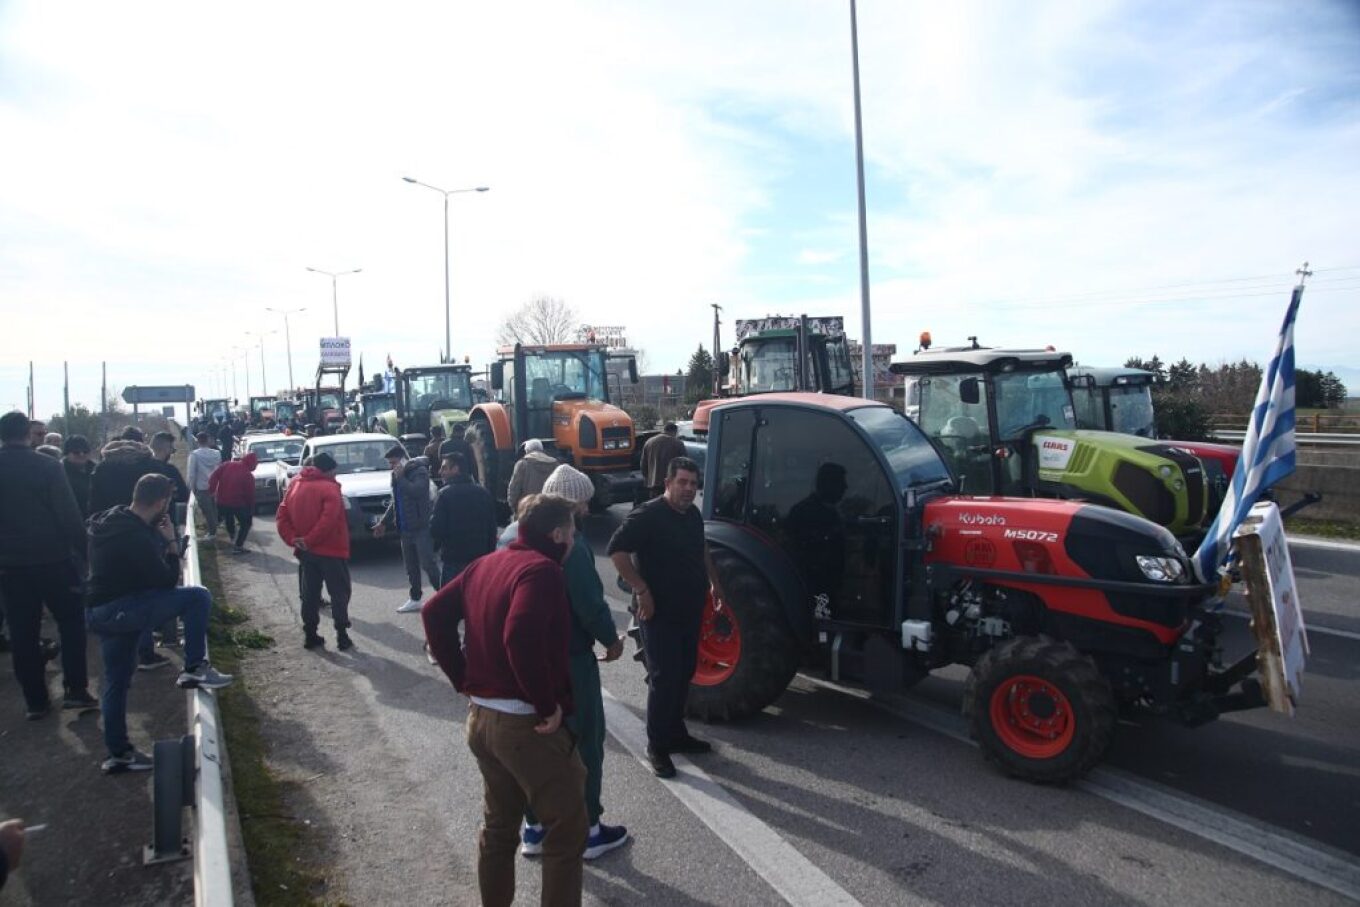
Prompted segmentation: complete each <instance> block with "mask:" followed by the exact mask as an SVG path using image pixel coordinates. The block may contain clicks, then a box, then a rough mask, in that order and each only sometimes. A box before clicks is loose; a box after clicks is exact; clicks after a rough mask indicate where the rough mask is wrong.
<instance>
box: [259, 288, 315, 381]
mask: <svg viewBox="0 0 1360 907" xmlns="http://www.w3.org/2000/svg"><path fill="white" fill-rule="evenodd" d="M264 310H265V311H266V312H273V313H274V314H275V315H282V316H283V342H284V343H285V344H286V345H287V346H288V390H289V391H290V392H291V391H292V390H293V389H294V388H295V387H297V385H296V384H294V383H293V334H292V332H291V331H289V330H288V316H289V315H296V314H298V313H299V312H305V311H307V307H306V306H303V307H302V308H300V309H273V308H270V307H269V306H265V309H264Z"/></svg>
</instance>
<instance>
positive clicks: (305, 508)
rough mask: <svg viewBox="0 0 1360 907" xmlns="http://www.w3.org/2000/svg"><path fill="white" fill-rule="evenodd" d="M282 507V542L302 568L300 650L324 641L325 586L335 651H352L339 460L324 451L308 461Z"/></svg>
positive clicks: (346, 525) (346, 536) (346, 531)
mask: <svg viewBox="0 0 1360 907" xmlns="http://www.w3.org/2000/svg"><path fill="white" fill-rule="evenodd" d="M310 459H311V463H310V465H307V466H304V467H303V468H302V472H300V473H298V475H297V477H296V478H294V479H293V481H291V482H289V483H288V490H287V491H286V492H285V493H284V495H283V500H282V501H280V502H279V510H278V522H277V524H276V525H277V527H278V531H279V537H280V538H282V539H283V540H284V541H285V542H287V543H288V544H289V545H291V546H292V548H293V556H294V557H296V558H297V559H298V563H299V565H300V566H301V570H302V576H301V578H300V590H299V591H300V592H301V597H302V630H303V633H304V637H303V642H302V645H303V647H304V648H307V649H316V648H321V647H323V646H325V645H326V640H325V639H323V638H322V637H321V635H320V634H318V633H317V632H316V630H317V627H318V626H320V624H321V586H322V584H323V583H324V584H325V587H326V591H328V592H329V593H330V594H331V618H332V620H333V621H334V622H335V645H336V648H338V649H340V650H342V651H343V650H345V649H351V648H353V647H354V642H353V641H352V640H351V639H350V638H349V625H350V624H349V599H350V578H349V523H348V519H347V518H346V516H345V501H344V496H343V495H342V494H341V492H340V483H339V482H337V481H336V480H335V470H336V466H337V464H336V462H335V457H332V456H331V455H330V454H328V453H326V452H325V451H322V452H321V453H319V454H317V455H316V456H315V457H312V458H310Z"/></svg>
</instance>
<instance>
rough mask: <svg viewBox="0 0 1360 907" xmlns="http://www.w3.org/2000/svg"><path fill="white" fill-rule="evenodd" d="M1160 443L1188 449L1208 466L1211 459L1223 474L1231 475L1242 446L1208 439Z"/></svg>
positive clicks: (1164, 441)
mask: <svg viewBox="0 0 1360 907" xmlns="http://www.w3.org/2000/svg"><path fill="white" fill-rule="evenodd" d="M1162 444H1164V445H1166V446H1167V447H1179V448H1180V449H1181V450H1185V451H1189V452H1190V453H1192V454H1194V455H1195V456H1196V457H1198V458H1199V459H1200V462H1202V463H1204V465H1205V466H1208V465H1209V463H1210V462H1211V461H1212V462H1214V463H1217V464H1218V466H1219V469H1221V470H1222V472H1223V474H1224V475H1228V476H1230V475H1232V474H1233V470H1234V469H1236V468H1237V460H1238V458H1239V457H1240V456H1241V455H1242V448H1240V447H1238V446H1237V445H1235V444H1213V443H1211V442H1209V441H1167V440H1163V441H1162Z"/></svg>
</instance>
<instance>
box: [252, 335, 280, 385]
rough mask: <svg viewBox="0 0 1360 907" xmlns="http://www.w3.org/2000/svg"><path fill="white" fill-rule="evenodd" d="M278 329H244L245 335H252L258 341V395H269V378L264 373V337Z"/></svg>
mask: <svg viewBox="0 0 1360 907" xmlns="http://www.w3.org/2000/svg"><path fill="white" fill-rule="evenodd" d="M277 333H278V331H246V336H247V337H253V338H255V339H256V340H258V341H259V342H260V395H261V396H268V395H269V379H268V378H266V377H265V373H264V338H266V337H268V336H269V335H270V334H277Z"/></svg>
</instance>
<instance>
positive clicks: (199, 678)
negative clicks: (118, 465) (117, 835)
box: [85, 475, 232, 774]
mask: <svg viewBox="0 0 1360 907" xmlns="http://www.w3.org/2000/svg"><path fill="white" fill-rule="evenodd" d="M174 490H175V487H174V484H173V483H172V482H171V481H170V480H169V479H167V478H166V477H165V476H162V475H146V476H142V478H140V479H138V480H137V486H136V488H135V489H133V493H132V503H131V504H130V505H128V506H126V507H114V508H111V509H109V510H106V511H104V512H102V513H98V514H95V515H94V516H92V517H90V522H89V526H90V532H89V536H90V581H89V584H88V593H87V599H86V602H85V605H86V609H87V610H86V622H87V623H88V625H89V628H90V632H91V633H93V634H94V635H96V636H98V637H99V647H100V652H101V654H102V655H103V657H104V691H103V696H102V697H101V701H100V711H101V712H102V713H103V717H104V746H105V747H106V748H107V749H108V752H109V756H108V758H107V759H105V760H104V762H103V763H102V764H101V766H100V768H102V769H103V771H104V772H106V773H109V774H115V773H119V772H129V771H131V772H144V771H150V769H151V768H152V762H151V757H149V756H147V755H146V754H145V753H143V752H141V751H139V750H138V749H136V748H135V747H134V746H133V745H132V743H131V741H129V740H128V732H127V693H128V687H129V686H131V684H132V675H133V673H134V672H135V670H136V653H137V640H138V638H139V637H140V636H141V634H142V633H143V631H145V630H147V629H149V628H151V627H156V626H160V625H161V624H163V623H165V622H166V621H169V620H174V619H175V618H180V619H182V620H183V621H184V670H183V671H181V672H180V675H179V678H178V679H177V680H176V684H177V685H178V686H180V687H184V688H195V687H197V688H202V689H209V690H216V689H220V688H222V687H225V686H227V685H228V684H230V683H231V682H232V677H231V676H230V675H228V674H221V673H219V672H218V671H217V669H216V668H214V667H213V666H212V665H211V664H209V662H208V614H209V612H210V611H211V610H212V594H211V593H209V592H208V590H207V589H205V588H203V587H202V586H179V585H177V584H178V583H179V576H180V558H181V556H182V550H181V544H180V537H179V536H178V535H177V534H176V531H175V525H174V522H173V521H172V520H171V519H170V514H169V509H170V506H171V502H172V499H173V498H174Z"/></svg>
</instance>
